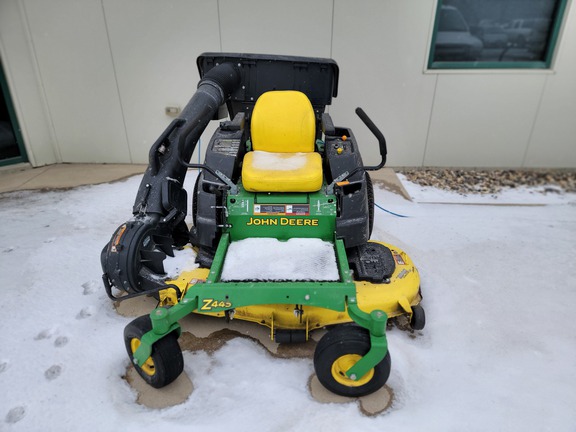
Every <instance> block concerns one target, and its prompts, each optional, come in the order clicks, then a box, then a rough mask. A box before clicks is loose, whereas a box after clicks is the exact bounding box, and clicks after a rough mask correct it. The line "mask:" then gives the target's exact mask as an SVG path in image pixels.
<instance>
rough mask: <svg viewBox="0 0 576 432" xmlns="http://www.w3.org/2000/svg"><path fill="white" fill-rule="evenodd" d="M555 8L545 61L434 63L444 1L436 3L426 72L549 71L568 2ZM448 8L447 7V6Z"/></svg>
mask: <svg viewBox="0 0 576 432" xmlns="http://www.w3.org/2000/svg"><path fill="white" fill-rule="evenodd" d="M557 1H558V3H557V8H556V10H555V11H554V15H553V17H552V18H551V19H552V20H553V21H554V22H553V24H552V27H551V33H550V34H549V40H548V45H547V48H546V53H545V59H544V60H543V61H541V60H533V61H434V54H435V49H436V38H437V34H438V27H439V24H440V20H439V16H440V11H441V9H442V6H443V3H444V0H437V1H436V10H435V14H434V25H433V29H432V37H431V38H430V47H429V49H428V62H427V70H428V71H429V72H437V71H442V70H446V71H447V70H455V69H465V70H471V71H473V70H482V69H499V70H517V69H527V70H534V69H538V70H547V69H548V70H549V69H551V68H552V62H553V60H554V55H555V53H556V48H557V45H558V40H559V37H560V31H561V29H562V25H563V22H564V19H565V17H566V9H567V6H568V0H557ZM447 6H448V5H447Z"/></svg>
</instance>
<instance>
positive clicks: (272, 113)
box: [250, 90, 316, 153]
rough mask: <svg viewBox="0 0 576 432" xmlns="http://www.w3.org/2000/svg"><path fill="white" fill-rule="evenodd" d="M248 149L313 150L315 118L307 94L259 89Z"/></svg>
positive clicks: (274, 150) (281, 151) (295, 151)
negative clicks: (250, 143) (260, 93)
mask: <svg viewBox="0 0 576 432" xmlns="http://www.w3.org/2000/svg"><path fill="white" fill-rule="evenodd" d="M250 130H251V137H252V149H253V150H261V151H267V152H274V153H300V152H301V153H307V152H313V151H314V143H315V138H316V118H315V116H314V108H312V104H311V103H310V100H309V99H308V97H307V96H306V95H305V94H304V93H302V92H299V91H293V90H278V91H276V90H275V91H269V92H266V93H263V94H262V95H261V96H260V97H259V98H258V100H257V101H256V104H255V105H254V110H253V111H252V119H251V121H250Z"/></svg>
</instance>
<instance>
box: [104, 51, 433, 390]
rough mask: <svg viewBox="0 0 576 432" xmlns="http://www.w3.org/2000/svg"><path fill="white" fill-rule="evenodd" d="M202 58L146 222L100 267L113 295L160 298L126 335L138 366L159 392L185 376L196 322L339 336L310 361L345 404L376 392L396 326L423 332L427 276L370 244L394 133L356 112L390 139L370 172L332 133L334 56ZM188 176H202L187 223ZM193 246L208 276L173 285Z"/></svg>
mask: <svg viewBox="0 0 576 432" xmlns="http://www.w3.org/2000/svg"><path fill="white" fill-rule="evenodd" d="M197 63H198V69H199V71H200V77H201V80H200V82H199V84H198V89H197V91H196V92H195V94H194V95H193V96H192V99H191V100H190V102H189V103H188V104H187V105H186V107H185V108H184V110H183V111H182V113H181V114H180V116H179V117H178V118H177V119H175V120H174V121H173V122H172V123H171V124H170V125H169V126H168V128H167V129H166V130H165V131H164V132H163V133H162V134H161V135H160V137H159V138H158V140H157V141H156V142H155V143H154V145H152V148H151V149H150V153H149V166H148V168H147V170H146V173H145V174H144V177H143V180H142V183H141V185H140V188H139V190H138V194H137V196H136V201H135V203H134V207H133V214H134V216H133V218H132V219H130V220H129V221H127V222H126V223H124V224H122V225H121V226H120V227H119V228H118V229H117V230H116V232H115V233H114V234H113V236H112V238H111V240H110V242H109V243H108V244H107V245H106V246H105V247H104V249H103V251H102V256H101V262H102V268H103V270H104V275H103V280H104V285H105V288H106V291H107V294H108V296H109V297H110V298H112V299H114V300H126V299H130V298H133V297H136V296H140V295H152V296H154V297H156V298H157V299H158V300H159V301H160V304H159V307H158V308H156V309H155V310H153V311H152V312H151V313H150V314H149V315H144V316H141V317H139V318H137V319H135V320H134V321H132V322H131V323H130V324H128V325H127V326H126V328H125V331H124V339H125V344H126V349H127V351H128V355H129V356H130V358H131V360H132V362H133V363H134V365H135V367H136V370H137V371H138V373H139V374H140V375H141V376H142V378H144V380H145V381H146V382H147V383H148V384H150V385H152V386H154V387H157V388H159V387H163V386H165V385H167V384H169V383H170V382H172V381H173V380H175V379H176V378H177V377H178V375H179V374H180V373H181V372H182V370H183V358H182V352H181V350H180V347H179V345H178V341H177V340H178V336H179V335H180V331H181V330H180V325H179V324H178V321H179V320H181V319H182V318H184V317H185V316H186V315H188V314H190V313H193V312H194V313H200V314H207V315H213V316H216V317H222V318H226V319H227V320H229V319H232V318H234V319H241V320H247V321H252V322H254V323H258V324H262V325H265V326H267V327H269V328H270V336H271V337H272V338H273V339H274V340H275V341H276V342H278V343H289V342H304V341H306V340H308V337H309V334H310V332H312V331H314V330H316V329H320V328H327V329H329V331H328V332H327V333H326V335H325V336H323V337H322V339H320V341H319V342H318V345H317V347H316V350H315V354H314V368H315V371H316V375H317V377H318V379H319V381H320V382H321V383H322V384H323V385H324V386H325V387H326V388H327V389H329V390H330V391H332V392H334V393H337V394H339V395H343V396H362V395H366V394H369V393H372V392H374V391H376V390H378V389H380V388H381V387H382V386H383V385H384V384H385V382H386V380H387V379H388V376H389V374H390V354H389V352H388V344H387V339H386V326H387V321H388V319H389V318H395V317H399V316H405V317H407V318H408V320H409V322H410V326H411V328H412V329H417V330H420V329H422V328H423V327H424V323H425V317H424V310H423V309H422V307H421V306H420V305H419V303H420V301H421V295H420V279H419V275H418V271H417V269H416V267H415V266H414V264H413V263H412V261H411V260H410V258H409V257H408V255H407V254H406V253H405V252H404V251H402V250H401V249H399V248H398V247H395V246H392V245H390V244H385V243H382V242H378V241H372V240H370V235H371V232H372V226H373V222H374V193H373V188H372V182H371V180H370V177H369V175H368V171H371V170H378V169H380V168H382V167H383V166H384V164H385V162H386V141H385V139H384V136H383V135H382V133H381V132H380V131H379V130H378V128H377V127H376V126H375V125H374V123H373V122H372V121H371V120H370V119H369V118H368V116H367V115H366V114H365V113H364V111H363V110H362V109H360V108H358V109H356V114H357V115H358V116H359V117H360V119H361V120H362V121H363V122H364V124H365V125H366V126H367V127H368V129H370V131H371V132H372V133H373V134H374V135H375V137H376V138H377V140H378V143H379V150H380V155H381V161H380V162H379V163H378V164H377V165H373V166H366V165H364V163H363V161H362V157H361V156H360V152H359V147H358V144H357V142H356V139H355V137H354V134H353V133H352V131H351V130H350V129H348V128H345V127H338V126H334V123H333V122H332V119H331V117H330V115H329V114H328V113H326V112H325V108H326V106H327V105H330V103H331V101H332V97H336V96H337V91H338V73H339V70H338V66H337V64H336V63H335V62H334V61H333V60H327V59H319V58H307V57H289V56H273V55H255V54H225V53H206V54H203V55H201V56H200V57H199V58H198V61H197ZM226 112H227V113H228V114H229V120H223V121H221V122H220V124H219V127H218V128H217V130H216V132H215V133H214V135H213V136H212V138H211V140H210V143H209V144H208V147H207V149H206V156H205V161H204V163H203V164H195V163H190V159H191V157H192V154H193V152H194V150H195V148H196V145H197V143H198V140H199V139H200V135H201V134H202V132H203V131H204V129H205V128H206V126H207V125H208V123H209V122H210V121H211V120H213V119H216V120H217V119H223V118H225V115H226ZM226 118H227V117H226ZM189 168H196V169H199V170H201V171H200V174H199V175H198V178H197V181H196V184H195V187H194V191H193V196H192V205H191V213H192V214H191V216H192V222H193V226H192V227H191V228H189V227H188V225H187V224H186V222H185V217H186V216H187V213H188V197H187V192H186V190H185V189H184V188H183V183H184V178H185V176H186V173H187V170H188V169H189ZM188 243H190V244H191V246H192V247H193V248H194V249H195V251H196V253H197V256H196V262H197V263H198V264H199V267H198V268H196V269H194V270H191V271H185V272H183V273H182V274H180V275H179V276H178V277H177V278H175V279H173V280H167V277H166V275H165V272H164V266H163V261H164V259H165V258H166V257H167V255H169V256H173V251H174V248H180V247H183V246H185V245H187V244H188ZM113 291H116V292H118V291H121V292H124V293H123V294H124V295H123V296H119V295H118V294H116V295H115V294H114V292H113Z"/></svg>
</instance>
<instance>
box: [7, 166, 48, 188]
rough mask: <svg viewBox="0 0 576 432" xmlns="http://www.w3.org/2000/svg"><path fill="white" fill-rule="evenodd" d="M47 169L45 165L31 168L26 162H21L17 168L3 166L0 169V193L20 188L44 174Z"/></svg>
mask: <svg viewBox="0 0 576 432" xmlns="http://www.w3.org/2000/svg"><path fill="white" fill-rule="evenodd" d="M7 168H9V169H7ZM47 170H48V167H47V166H45V167H40V168H31V167H30V165H28V164H26V165H24V164H22V166H20V167H19V168H13V167H11V166H10V167H3V168H2V169H1V170H0V193H3V192H13V191H16V190H22V186H23V185H25V184H26V183H28V182H29V181H31V180H33V179H34V178H36V177H38V176H39V175H42V174H44V173H45V172H46V171H47Z"/></svg>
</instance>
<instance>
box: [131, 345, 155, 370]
mask: <svg viewBox="0 0 576 432" xmlns="http://www.w3.org/2000/svg"><path fill="white" fill-rule="evenodd" d="M139 346H140V339H137V338H133V339H132V340H131V341H130V349H131V350H132V354H134V353H135V352H136V350H137V349H138V347H139ZM138 367H139V368H140V369H142V371H143V372H144V373H145V374H146V375H149V376H153V375H154V374H155V373H156V367H155V366H154V360H152V357H148V358H147V359H146V361H145V362H144V364H143V365H139V366H138Z"/></svg>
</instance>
